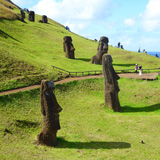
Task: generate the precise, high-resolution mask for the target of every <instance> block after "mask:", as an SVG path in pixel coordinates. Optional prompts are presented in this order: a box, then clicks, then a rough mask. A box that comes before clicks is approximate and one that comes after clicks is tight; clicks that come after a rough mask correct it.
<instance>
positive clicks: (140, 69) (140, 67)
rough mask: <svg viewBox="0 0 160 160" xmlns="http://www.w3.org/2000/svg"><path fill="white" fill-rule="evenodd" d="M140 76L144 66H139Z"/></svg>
mask: <svg viewBox="0 0 160 160" xmlns="http://www.w3.org/2000/svg"><path fill="white" fill-rule="evenodd" d="M139 75H140V76H141V75H142V65H140V66H139Z"/></svg>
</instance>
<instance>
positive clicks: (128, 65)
mask: <svg viewBox="0 0 160 160" xmlns="http://www.w3.org/2000/svg"><path fill="white" fill-rule="evenodd" d="M113 66H122V67H130V66H135V64H114V63H113Z"/></svg>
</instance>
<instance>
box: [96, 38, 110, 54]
mask: <svg viewBox="0 0 160 160" xmlns="http://www.w3.org/2000/svg"><path fill="white" fill-rule="evenodd" d="M108 43H109V39H108V37H104V36H103V37H101V38H100V40H99V46H98V52H103V53H107V52H108ZM101 56H103V54H102V55H101Z"/></svg>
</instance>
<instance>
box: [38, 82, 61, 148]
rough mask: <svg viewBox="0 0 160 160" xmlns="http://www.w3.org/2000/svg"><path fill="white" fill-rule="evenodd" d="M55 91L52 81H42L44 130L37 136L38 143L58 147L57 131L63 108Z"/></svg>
mask: <svg viewBox="0 0 160 160" xmlns="http://www.w3.org/2000/svg"><path fill="white" fill-rule="evenodd" d="M54 89H55V86H54V83H53V82H52V81H45V80H42V82H41V87H40V95H41V113H42V115H43V129H42V131H41V132H40V133H39V134H38V135H37V139H38V143H39V144H44V145H47V146H56V145H57V136H56V134H57V131H58V130H59V129H60V123H59V112H61V110H62V108H61V107H60V105H59V104H58V102H57V100H56V97H55V95H54V93H53V90H54Z"/></svg>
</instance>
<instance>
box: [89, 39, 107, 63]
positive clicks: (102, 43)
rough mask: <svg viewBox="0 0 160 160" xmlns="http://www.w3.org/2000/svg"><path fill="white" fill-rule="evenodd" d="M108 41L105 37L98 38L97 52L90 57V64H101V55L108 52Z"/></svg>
mask: <svg viewBox="0 0 160 160" xmlns="http://www.w3.org/2000/svg"><path fill="white" fill-rule="evenodd" d="M108 42H109V39H108V38H107V37H101V38H100V40H99V45H98V49H97V54H96V55H95V56H93V57H92V59H91V63H92V64H102V56H103V54H105V53H107V52H108Z"/></svg>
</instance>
